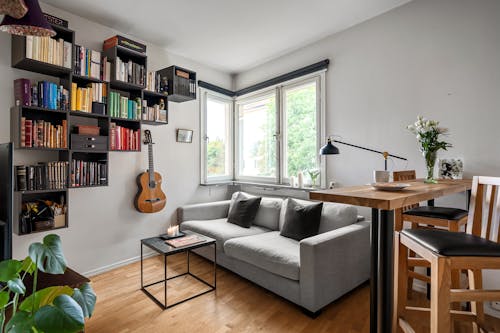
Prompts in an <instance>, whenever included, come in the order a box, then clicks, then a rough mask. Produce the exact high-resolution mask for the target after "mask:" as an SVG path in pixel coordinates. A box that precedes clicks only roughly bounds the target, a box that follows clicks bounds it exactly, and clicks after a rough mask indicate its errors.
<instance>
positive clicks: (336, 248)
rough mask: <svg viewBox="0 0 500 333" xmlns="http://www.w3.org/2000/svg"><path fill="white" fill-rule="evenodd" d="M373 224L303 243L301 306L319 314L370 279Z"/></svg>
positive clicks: (324, 234)
mask: <svg viewBox="0 0 500 333" xmlns="http://www.w3.org/2000/svg"><path fill="white" fill-rule="evenodd" d="M370 224H371V223H370V222H369V221H363V222H359V223H355V224H351V225H348V226H345V227H343V228H339V229H336V230H332V231H329V232H325V233H322V234H319V235H316V236H313V237H309V238H306V239H303V240H302V241H301V242H300V294H301V305H302V306H303V307H305V308H306V309H307V310H309V311H312V312H316V311H318V310H320V309H321V308H323V307H324V306H325V305H327V304H329V303H331V302H332V301H334V300H336V299H337V298H339V297H340V296H342V295H344V294H345V293H347V292H349V291H351V290H352V289H354V288H355V287H357V286H358V285H360V284H361V283H363V282H364V281H366V280H368V279H369V277H370Z"/></svg>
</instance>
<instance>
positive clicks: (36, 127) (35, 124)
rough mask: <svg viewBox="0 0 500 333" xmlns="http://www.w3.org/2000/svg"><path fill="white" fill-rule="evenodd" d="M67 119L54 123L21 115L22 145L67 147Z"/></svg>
mask: <svg viewBox="0 0 500 333" xmlns="http://www.w3.org/2000/svg"><path fill="white" fill-rule="evenodd" d="M67 127H68V126H67V121H66V120H62V123H61V125H53V124H52V123H50V122H48V121H45V120H33V119H27V118H26V117H21V134H20V138H19V139H20V146H21V147H35V148H67V147H68V142H67V137H68V134H67V133H68V130H67Z"/></svg>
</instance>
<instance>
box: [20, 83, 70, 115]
mask: <svg viewBox="0 0 500 333" xmlns="http://www.w3.org/2000/svg"><path fill="white" fill-rule="evenodd" d="M14 99H15V101H16V105H22V106H38V107H42V108H46V109H51V110H62V111H67V110H69V91H68V90H67V89H65V88H64V87H63V86H61V85H57V84H55V83H53V82H47V81H40V82H34V83H33V84H32V83H31V82H30V80H29V79H17V80H14Z"/></svg>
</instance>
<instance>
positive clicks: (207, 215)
mask: <svg viewBox="0 0 500 333" xmlns="http://www.w3.org/2000/svg"><path fill="white" fill-rule="evenodd" d="M230 202H231V200H224V201H214V202H207V203H200V204H193V205H185V206H181V207H179V208H177V222H178V224H181V223H182V222H184V221H192V220H214V219H221V218H224V217H227V214H228V212H229V203H230Z"/></svg>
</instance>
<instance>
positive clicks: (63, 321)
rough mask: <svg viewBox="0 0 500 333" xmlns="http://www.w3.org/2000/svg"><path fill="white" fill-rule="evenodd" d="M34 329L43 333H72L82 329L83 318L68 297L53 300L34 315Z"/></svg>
mask: <svg viewBox="0 0 500 333" xmlns="http://www.w3.org/2000/svg"><path fill="white" fill-rule="evenodd" d="M35 325H36V327H37V328H38V329H39V330H41V331H43V332H45V333H73V332H78V331H80V330H82V329H83V326H84V317H83V311H82V308H81V307H80V305H78V303H77V302H76V301H75V300H74V299H72V298H71V297H69V296H68V295H60V296H57V297H56V298H55V299H54V305H45V306H43V307H41V308H40V309H39V310H38V311H37V312H36V313H35Z"/></svg>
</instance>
